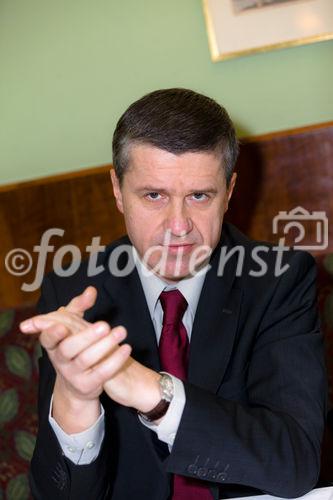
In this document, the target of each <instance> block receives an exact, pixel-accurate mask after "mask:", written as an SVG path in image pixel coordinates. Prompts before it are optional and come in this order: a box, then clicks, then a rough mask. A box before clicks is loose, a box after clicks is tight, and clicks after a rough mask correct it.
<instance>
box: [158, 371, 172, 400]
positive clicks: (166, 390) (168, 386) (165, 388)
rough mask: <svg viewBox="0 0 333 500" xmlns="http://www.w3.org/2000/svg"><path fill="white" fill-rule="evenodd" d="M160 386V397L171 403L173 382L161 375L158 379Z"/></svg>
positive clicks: (167, 376) (168, 377) (166, 376)
mask: <svg viewBox="0 0 333 500" xmlns="http://www.w3.org/2000/svg"><path fill="white" fill-rule="evenodd" d="M160 386H161V390H162V397H163V399H165V400H166V401H171V400H172V398H173V382H172V378H171V377H170V376H169V375H162V378H161V379H160Z"/></svg>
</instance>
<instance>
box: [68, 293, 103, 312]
mask: <svg viewBox="0 0 333 500" xmlns="http://www.w3.org/2000/svg"><path fill="white" fill-rule="evenodd" d="M96 299H97V290H96V288H94V287H93V286H88V287H87V288H86V289H85V290H84V292H83V293H81V295H77V296H76V297H74V299H72V300H71V301H70V302H69V303H68V304H67V306H66V309H67V310H68V311H70V312H72V313H75V314H79V315H80V316H83V313H84V312H85V311H86V310H87V309H90V308H91V307H92V306H93V305H94V304H95V302H96Z"/></svg>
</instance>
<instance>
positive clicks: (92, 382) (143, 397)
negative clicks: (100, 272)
mask: <svg viewBox="0 0 333 500" xmlns="http://www.w3.org/2000/svg"><path fill="white" fill-rule="evenodd" d="M96 298H97V291H96V289H95V288H93V287H88V288H86V290H85V291H84V292H83V293H82V294H81V295H79V296H77V297H75V298H74V299H72V300H71V302H70V303H69V304H68V305H67V306H66V307H60V308H59V309H58V310H57V311H54V312H51V313H48V314H41V315H38V316H34V317H32V318H30V319H28V320H26V321H24V322H23V323H21V325H20V328H21V331H22V332H23V333H25V334H31V333H32V334H33V333H39V334H40V336H39V341H40V343H41V345H42V346H43V347H44V348H45V349H46V351H47V353H48V356H49V359H50V361H51V362H52V364H53V366H54V369H55V371H56V374H57V377H56V383H55V389H56V390H57V391H58V392H59V391H60V392H61V394H62V396H63V397H66V398H67V400H69V401H71V402H72V403H73V404H75V403H78V402H80V403H82V402H86V403H88V402H90V401H96V400H98V398H99V396H100V394H101V392H102V391H103V389H104V390H105V391H106V393H107V394H108V395H109V396H110V398H112V399H113V400H114V401H116V402H117V403H120V404H122V405H124V406H130V407H134V408H136V409H137V410H139V411H141V412H146V411H150V410H151V409H152V408H153V407H154V406H155V405H156V404H157V403H158V401H159V399H160V393H159V388H158V383H157V381H158V379H159V378H160V375H159V374H158V373H156V372H155V371H153V370H150V369H149V368H147V367H145V366H143V365H142V364H140V363H138V362H137V361H135V360H134V359H133V358H132V357H131V351H132V349H131V347H130V346H129V345H128V344H122V345H120V343H121V342H122V341H123V340H124V339H125V338H126V335H127V332H126V330H125V328H124V327H122V326H118V327H115V328H112V329H111V327H110V325H109V324H108V323H106V322H104V321H97V322H96V323H89V322H88V321H86V320H85V319H84V318H83V314H84V312H85V311H86V310H87V309H90V308H91V307H92V306H93V305H94V303H95V301H96ZM81 407H82V408H84V405H83V406H82V405H81Z"/></svg>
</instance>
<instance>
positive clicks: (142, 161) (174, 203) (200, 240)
mask: <svg viewBox="0 0 333 500" xmlns="http://www.w3.org/2000/svg"><path fill="white" fill-rule="evenodd" d="M128 167H129V168H128V170H127V171H126V173H125V175H124V178H123V182H122V186H121V187H120V185H119V182H118V178H117V177H116V175H115V172H114V171H112V172H111V178H112V184H113V190H114V194H115V197H116V202H117V207H118V209H119V210H120V212H121V213H123V214H124V218H125V223H126V228H127V233H128V236H129V238H130V240H131V242H132V243H133V245H134V247H135V248H136V250H137V252H138V254H139V256H140V257H141V259H143V260H144V262H145V263H146V265H147V267H149V268H150V269H153V270H154V272H155V273H156V274H157V275H159V276H160V277H161V278H163V279H164V280H165V281H167V282H173V281H179V280H180V279H182V278H185V277H188V276H190V275H191V272H192V273H193V269H194V266H193V263H194V262H195V263H196V264H195V269H196V270H197V269H198V267H200V266H203V265H204V264H205V263H207V262H208V260H209V256H207V251H206V253H205V252H204V251H203V250H200V248H202V247H203V246H205V248H206V249H207V247H209V248H210V249H211V250H214V248H215V247H216V245H217V243H218V241H219V239H220V235H221V227H222V221H223V216H224V214H225V212H226V210H227V208H228V202H229V199H230V197H231V194H232V191H233V187H234V184H235V180H236V174H234V175H233V177H232V180H231V182H230V186H229V189H227V187H226V181H225V175H224V172H223V168H222V167H221V160H220V159H219V158H217V156H215V154H213V153H208V152H200V153H183V154H181V155H175V154H172V153H169V152H167V151H164V150H162V149H158V148H156V147H154V146H151V145H148V144H140V145H134V146H131V148H130V154H129V164H128Z"/></svg>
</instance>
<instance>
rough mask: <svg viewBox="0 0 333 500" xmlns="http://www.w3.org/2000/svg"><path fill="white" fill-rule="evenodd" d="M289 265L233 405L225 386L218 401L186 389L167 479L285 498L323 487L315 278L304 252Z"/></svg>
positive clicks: (322, 392)
mask: <svg viewBox="0 0 333 500" xmlns="http://www.w3.org/2000/svg"><path fill="white" fill-rule="evenodd" d="M290 264H291V270H290V272H286V273H284V274H283V275H282V276H280V278H279V279H278V280H277V283H276V284H275V286H274V290H273V291H272V290H271V291H268V290H267V293H271V294H272V296H271V298H270V300H269V305H268V307H267V309H266V311H265V313H264V315H263V320H262V321H261V324H260V325H259V327H258V331H257V334H256V336H255V337H254V340H253V347H252V350H251V356H250V360H249V366H248V370H247V376H246V378H245V382H244V386H245V387H241V388H239V392H238V393H237V391H236V396H235V397H233V398H230V399H226V398H224V397H223V384H222V386H221V390H220V391H219V392H218V393H217V394H213V393H210V392H208V391H207V390H205V389H203V388H200V387H197V386H194V385H192V384H190V383H185V391H186V405H185V408H184V412H183V415H182V419H181V422H180V426H179V429H178V433H177V436H176V439H175V442H174V445H173V449H172V453H171V455H170V457H169V459H168V461H167V468H168V471H170V472H173V473H177V474H183V475H185V476H190V477H194V478H200V479H202V480H206V481H211V482H212V483H215V485H218V486H221V485H246V486H249V487H253V488H257V489H259V490H261V491H263V492H266V493H268V494H271V495H276V496H282V497H297V496H300V495H303V494H305V493H306V492H307V491H309V490H310V489H312V488H313V487H314V486H315V485H316V482H317V480H318V474H319V468H320V447H321V439H322V433H323V427H324V420H325V406H326V374H325V368H324V361H323V347H322V336H321V334H320V331H319V324H318V316H317V311H316V287H315V279H316V270H315V263H314V260H313V258H312V257H311V256H310V255H308V254H306V253H303V252H294V253H293V256H292V258H291V262H290ZM242 334H244V335H245V334H246V332H243V333H242ZM244 391H245V393H246V397H244V396H243V394H244Z"/></svg>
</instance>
